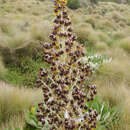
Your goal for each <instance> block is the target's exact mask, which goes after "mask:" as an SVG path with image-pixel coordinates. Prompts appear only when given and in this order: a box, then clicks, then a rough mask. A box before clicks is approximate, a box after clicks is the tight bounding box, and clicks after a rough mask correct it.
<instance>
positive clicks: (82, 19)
mask: <svg viewBox="0 0 130 130" xmlns="http://www.w3.org/2000/svg"><path fill="white" fill-rule="evenodd" d="M68 10H69V15H70V17H71V18H72V23H73V27H74V32H75V33H76V34H77V35H78V41H79V43H84V44H85V45H86V48H87V50H86V51H87V54H88V55H89V56H91V55H94V54H98V55H102V56H106V57H108V58H111V59H112V60H111V62H109V63H105V64H102V65H100V67H99V68H98V70H97V71H96V76H94V77H92V79H94V80H93V82H95V84H97V86H98V96H99V97H101V98H102V99H103V101H109V103H110V106H111V107H118V108H121V112H122V114H123V116H122V118H121V120H120V122H119V124H117V125H115V126H113V130H129V129H130V124H129V122H130V110H129V108H130V95H129V93H130V5H124V4H116V3H112V2H100V3H99V4H98V5H96V6H95V7H94V8H92V7H81V8H79V9H77V10H70V9H68ZM52 12H53V4H52V2H50V1H48V0H43V1H42V0H0V79H1V80H3V81H5V82H8V83H9V84H13V85H14V86H26V87H30V86H31V87H34V86H35V85H34V83H35V80H36V77H37V71H38V70H39V67H40V66H44V63H42V59H41V45H40V43H42V42H43V43H44V42H46V41H49V40H48V37H47V36H48V34H49V32H50V31H51V27H52V26H50V25H52V22H53V18H54V16H53V13H52ZM0 85H1V86H2V87H5V86H6V85H5V84H4V85H3V84H2V83H1V84H0ZM1 86H0V87H1ZM7 86H8V85H7ZM8 87H9V86H8ZM0 89H1V88H0ZM13 91H14V90H13ZM18 91H21V90H18ZM28 91H29V90H28V89H27V92H28ZM22 92H23V91H22ZM3 93H5V91H3ZM19 93H20V92H19ZM31 93H34V94H35V92H33V90H31ZM22 94H24V93H22ZM26 95H27V94H26ZM16 96H17V95H16ZM30 97H31V96H30ZM30 97H29V99H30ZM33 97H34V96H33ZM39 98H40V96H39ZM20 101H21V99H20ZM11 102H13V101H12V100H11ZM21 102H22V101H21ZM30 102H31V103H30ZM30 102H29V103H27V105H28V104H29V105H30V104H32V101H30ZM18 105H19V104H18ZM25 108H27V107H25ZM23 109H24V108H23ZM0 112H1V110H0ZM13 123H14V122H13ZM23 124H24V123H23ZM6 125H7V124H6ZM1 128H3V124H2V127H1Z"/></svg>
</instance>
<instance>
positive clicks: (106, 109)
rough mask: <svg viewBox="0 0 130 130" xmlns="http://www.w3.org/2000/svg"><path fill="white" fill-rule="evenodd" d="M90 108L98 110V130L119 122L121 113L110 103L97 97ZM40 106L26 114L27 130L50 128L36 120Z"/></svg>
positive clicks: (46, 129) (89, 105)
mask: <svg viewBox="0 0 130 130" xmlns="http://www.w3.org/2000/svg"><path fill="white" fill-rule="evenodd" d="M88 107H89V108H93V109H96V110H97V111H98V114H99V116H98V126H97V129H96V130H106V129H107V128H111V125H112V124H114V123H116V122H117V121H118V119H119V118H118V117H119V113H118V109H117V108H116V107H112V108H111V107H110V106H109V103H108V102H102V101H101V99H100V98H99V97H96V98H95V100H94V102H93V103H89V104H88ZM37 109H38V106H37V105H35V106H33V107H32V108H31V110H29V111H27V112H26V114H25V119H26V127H25V130H30V129H31V130H39V129H45V130H48V129H49V126H46V127H44V128H43V127H42V126H41V125H40V124H39V122H38V121H37V119H36V112H37Z"/></svg>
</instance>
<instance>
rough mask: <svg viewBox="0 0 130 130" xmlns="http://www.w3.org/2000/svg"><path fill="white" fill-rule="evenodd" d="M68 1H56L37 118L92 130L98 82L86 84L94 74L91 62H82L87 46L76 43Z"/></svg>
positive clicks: (56, 129)
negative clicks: (88, 104) (93, 104)
mask: <svg viewBox="0 0 130 130" xmlns="http://www.w3.org/2000/svg"><path fill="white" fill-rule="evenodd" d="M66 3H67V1H66V0H55V1H54V12H55V16H56V18H55V19H54V27H53V31H52V33H51V34H50V35H49V38H50V40H51V41H52V42H51V43H44V44H43V58H44V61H45V62H46V63H47V64H49V69H44V68H42V67H41V68H40V76H39V80H38V81H37V85H38V86H41V87H42V90H43V102H42V103H39V104H38V107H39V109H38V111H37V115H36V116H37V119H38V121H39V122H40V123H41V124H42V125H43V126H44V125H46V124H47V125H49V126H50V130H93V129H94V128H96V123H97V116H98V114H97V112H96V110H92V109H91V108H88V106H87V103H88V102H90V101H92V100H93V99H94V95H95V94H96V93H97V91H96V86H95V85H86V79H87V78H88V76H89V75H90V74H91V70H90V66H89V64H88V63H84V62H82V59H83V58H84V57H85V47H84V46H83V45H81V44H78V43H77V42H76V39H77V37H76V36H75V35H74V34H72V23H71V19H70V18H69V16H68V14H67V10H66Z"/></svg>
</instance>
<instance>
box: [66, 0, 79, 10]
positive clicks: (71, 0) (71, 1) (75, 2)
mask: <svg viewBox="0 0 130 130" xmlns="http://www.w3.org/2000/svg"><path fill="white" fill-rule="evenodd" d="M67 6H68V7H69V8H70V9H78V8H79V7H80V2H79V0H68V3H67Z"/></svg>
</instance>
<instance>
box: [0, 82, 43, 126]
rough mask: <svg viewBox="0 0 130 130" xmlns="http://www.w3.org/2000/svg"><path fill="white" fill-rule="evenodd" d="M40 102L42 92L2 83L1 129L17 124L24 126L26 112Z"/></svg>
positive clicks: (0, 88)
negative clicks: (4, 126)
mask: <svg viewBox="0 0 130 130" xmlns="http://www.w3.org/2000/svg"><path fill="white" fill-rule="evenodd" d="M40 101H41V91H40V90H38V89H25V88H18V87H12V86H10V85H8V84H5V83H3V82H0V125H1V127H3V125H13V124H17V123H20V124H23V114H24V111H25V110H27V109H29V107H31V106H32V105H33V104H35V103H38V102H40ZM16 119H17V121H16ZM20 120H21V121H20ZM15 121H16V122H15ZM8 123H9V124H8ZM12 123H13V124H12ZM8 127H9V126H8Z"/></svg>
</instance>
